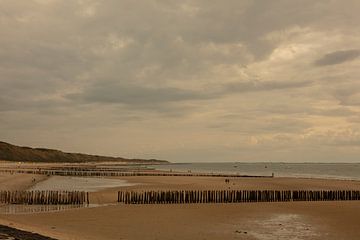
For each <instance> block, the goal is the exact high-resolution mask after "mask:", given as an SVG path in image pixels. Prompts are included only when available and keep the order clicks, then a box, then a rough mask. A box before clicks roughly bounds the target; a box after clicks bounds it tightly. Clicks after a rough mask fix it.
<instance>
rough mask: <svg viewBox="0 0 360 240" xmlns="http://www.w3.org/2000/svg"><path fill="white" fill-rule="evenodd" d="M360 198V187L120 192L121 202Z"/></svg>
mask: <svg viewBox="0 0 360 240" xmlns="http://www.w3.org/2000/svg"><path fill="white" fill-rule="evenodd" d="M347 200H360V191H358V190H342V191H340V190H335V191H330V190H329V191H328V190H323V191H311V190H306V191H305V190H304V191H301V190H299V191H297V190H296V191H291V190H287V191H277V190H260V191H259V190H207V191H196V190H187V191H142V192H138V191H119V192H118V202H120V203H125V204H175V203H177V204H179V203H239V202H288V201H347Z"/></svg>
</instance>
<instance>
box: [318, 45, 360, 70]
mask: <svg viewBox="0 0 360 240" xmlns="http://www.w3.org/2000/svg"><path fill="white" fill-rule="evenodd" d="M359 56H360V50H358V49H352V50H342V51H336V52H332V53H328V54H326V55H325V56H323V57H322V58H320V59H318V60H316V61H315V65H316V66H327V65H335V64H341V63H344V62H348V61H352V60H354V59H356V58H358V57H359Z"/></svg>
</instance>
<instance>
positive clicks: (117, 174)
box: [0, 169, 273, 178]
mask: <svg viewBox="0 0 360 240" xmlns="http://www.w3.org/2000/svg"><path fill="white" fill-rule="evenodd" d="M0 172H4V173H11V174H13V173H26V174H39V175H49V176H51V175H57V176H81V177H132V176H164V177H169V176H171V177H227V178H237V177H248V178H272V177H273V176H255V175H239V174H222V173H180V172H177V173H176V172H137V171H134V172H129V171H127V172H117V171H109V172H106V171H100V172H97V171H67V170H43V169H39V170H35V169H11V170H10V169H0Z"/></svg>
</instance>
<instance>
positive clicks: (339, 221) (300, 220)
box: [0, 175, 360, 240]
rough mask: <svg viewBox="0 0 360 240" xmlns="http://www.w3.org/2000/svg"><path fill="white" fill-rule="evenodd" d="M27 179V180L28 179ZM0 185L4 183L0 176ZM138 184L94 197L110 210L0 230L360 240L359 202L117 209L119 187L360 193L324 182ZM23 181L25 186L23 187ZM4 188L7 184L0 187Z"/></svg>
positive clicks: (19, 219) (2, 219) (356, 185)
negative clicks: (336, 190) (307, 190)
mask: <svg viewBox="0 0 360 240" xmlns="http://www.w3.org/2000/svg"><path fill="white" fill-rule="evenodd" d="M24 176H26V175H24ZM0 179H2V178H1V177H0ZM120 179H122V180H128V181H129V182H130V183H137V184H138V185H135V186H127V187H116V188H110V189H106V190H102V191H99V192H92V193H91V194H90V199H91V203H101V204H103V203H108V204H109V203H110V204H111V205H108V206H102V207H96V208H82V209H71V210H66V211H60V212H43V213H32V214H10V215H9V214H6V215H4V214H0V224H3V225H9V224H10V223H11V224H12V226H15V227H18V228H20V229H24V230H28V231H35V232H37V233H40V234H42V235H46V236H50V237H53V238H58V239H105V240H106V239H210V240H211V239H259V240H262V239H264V240H265V239H284V240H285V239H354V240H355V239H360V229H359V225H360V202H358V201H356V202H355V201H354V202H282V203H238V204H188V205H177V204H174V205H123V204H116V191H117V190H120V189H229V188H230V189H292V190H296V189H313V190H316V189H325V190H326V189H355V190H356V189H360V182H357V181H338V180H321V179H293V178H274V179H257V178H254V179H248V178H240V179H230V183H229V184H226V183H225V181H224V179H223V178H211V177H207V178H206V177H127V178H120ZM18 182H21V181H18ZM0 184H1V185H0V186H3V183H2V182H0Z"/></svg>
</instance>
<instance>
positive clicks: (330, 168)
mask: <svg viewBox="0 0 360 240" xmlns="http://www.w3.org/2000/svg"><path fill="white" fill-rule="evenodd" d="M153 167H155V168H156V169H157V170H164V171H171V170H172V171H179V172H190V171H191V172H200V173H226V174H239V175H257V176H271V175H272V173H274V174H275V177H305V178H325V179H347V180H360V163H274V162H273V163H271V162H269V163H240V162H224V163H215V162H214V163H181V164H163V165H153Z"/></svg>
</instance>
